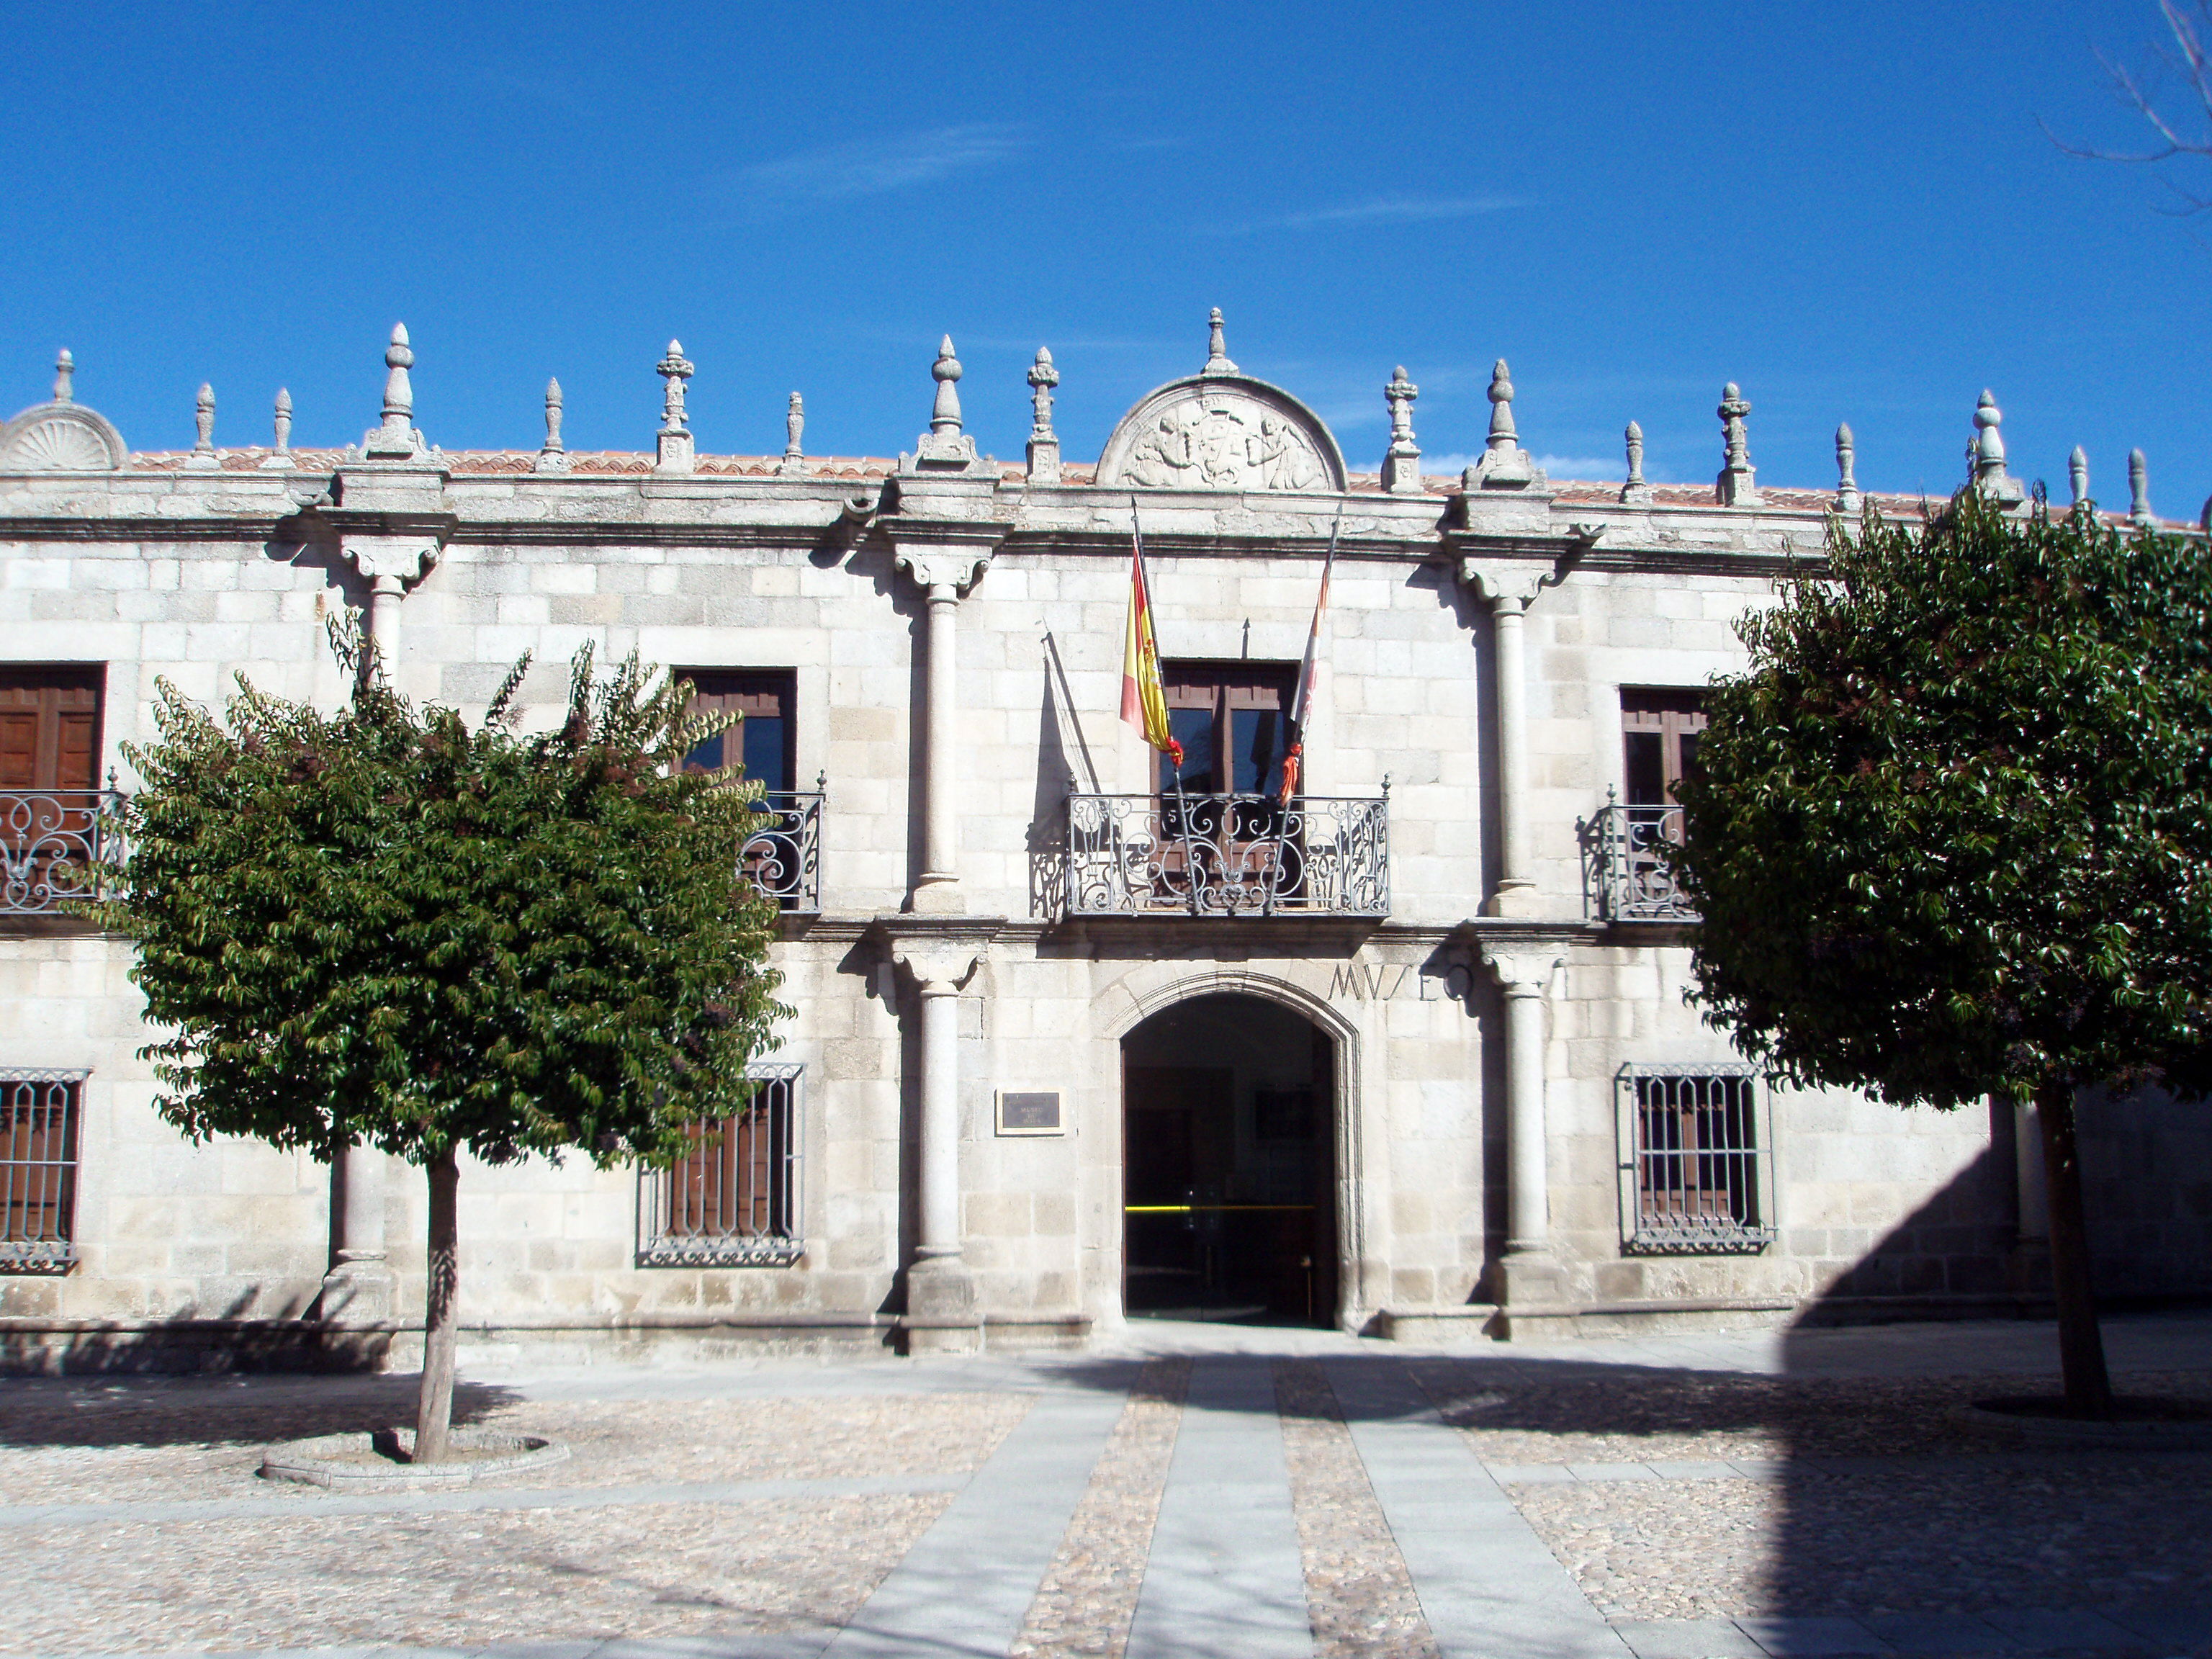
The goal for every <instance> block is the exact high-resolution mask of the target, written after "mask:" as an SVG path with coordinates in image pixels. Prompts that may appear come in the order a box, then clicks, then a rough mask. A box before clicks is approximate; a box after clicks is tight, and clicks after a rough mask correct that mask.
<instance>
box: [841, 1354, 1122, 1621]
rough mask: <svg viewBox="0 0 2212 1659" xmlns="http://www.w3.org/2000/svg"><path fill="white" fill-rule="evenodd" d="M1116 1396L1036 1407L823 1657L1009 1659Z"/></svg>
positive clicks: (1063, 1399) (1069, 1398)
mask: <svg viewBox="0 0 2212 1659" xmlns="http://www.w3.org/2000/svg"><path fill="white" fill-rule="evenodd" d="M1135 1369H1136V1368H1135V1367H1134V1366H1133V1365H1131V1366H1124V1367H1122V1368H1121V1376H1120V1379H1119V1380H1120V1383H1121V1389H1120V1390H1119V1391H1114V1390H1108V1389H1100V1390H1097V1391H1096V1392H1086V1393H1081V1394H1072V1395H1071V1394H1062V1395H1058V1396H1054V1397H1048V1398H1045V1399H1042V1400H1040V1401H1038V1402H1037V1404H1036V1406H1034V1407H1031V1408H1030V1413H1029V1414H1028V1415H1027V1416H1026V1417H1024V1419H1022V1421H1021V1423H1020V1425H1018V1427H1016V1428H1015V1429H1014V1430H1013V1431H1012V1432H1011V1433H1010V1434H1008V1435H1007V1436H1006V1438H1005V1439H1004V1440H1002V1441H1000V1443H999V1448H998V1450H997V1451H996V1452H995V1453H994V1455H992V1457H991V1459H990V1461H989V1462H987V1463H986V1464H985V1465H984V1466H983V1467H982V1468H981V1469H980V1470H978V1471H977V1472H976V1474H975V1476H974V1477H973V1478H972V1479H971V1480H969V1483H968V1484H967V1486H964V1487H963V1489H962V1490H961V1492H960V1495H959V1496H958V1497H957V1498H954V1499H953V1500H952V1504H951V1507H950V1508H949V1509H948V1510H946V1511H945V1514H944V1515H943V1516H940V1517H939V1519H938V1522H937V1523H936V1525H934V1526H933V1527H932V1528H930V1529H929V1531H928V1533H927V1534H925V1535H924V1536H923V1538H922V1539H921V1542H919V1543H918V1544H916V1545H915V1547H913V1548H912V1549H911V1550H909V1551H908V1552H907V1553H906V1556H905V1558H904V1559H902V1560H901V1561H900V1562H899V1564H898V1565H896V1567H894V1568H893V1569H892V1570H891V1571H890V1573H889V1574H887V1575H886V1576H885V1577H884V1580H883V1582H882V1583H880V1584H879V1585H878V1586H877V1588H876V1591H875V1594H874V1595H872V1596H870V1597H869V1598H868V1601H866V1604H865V1605H864V1606H863V1607H861V1608H860V1611H859V1612H858V1613H855V1614H854V1616H853V1619H852V1621H851V1622H850V1623H849V1624H848V1625H847V1626H845V1628H844V1629H843V1630H842V1631H841V1632H838V1634H837V1635H836V1638H834V1639H833V1640H832V1641H831V1642H830V1643H829V1646H828V1647H827V1648H826V1649H825V1650H823V1652H824V1654H825V1656H826V1659H906V1656H914V1655H918V1654H937V1655H945V1656H951V1655H975V1656H979V1659H1005V1655H1006V1650H1008V1648H1010V1647H1011V1646H1012V1644H1013V1640H1014V1638H1015V1637H1016V1636H1018V1634H1019V1633H1020V1632H1021V1629H1022V1623H1023V1620H1024V1616H1025V1615H1026V1614H1027V1613H1028V1612H1029V1608H1030V1601H1032V1600H1034V1599H1035V1597H1036V1589H1037V1584H1038V1582H1039V1581H1040V1580H1041V1579H1042V1577H1044V1572H1045V1569H1046V1568H1047V1567H1048V1566H1049V1565H1051V1563H1052V1559H1053V1555H1054V1551H1055V1550H1056V1549H1057V1548H1058V1547H1059V1544H1060V1537H1061V1535H1062V1534H1064V1533H1065V1532H1066V1529H1067V1523H1068V1519H1069V1516H1071V1515H1072V1514H1073V1512H1074V1510H1075V1506H1076V1504H1077V1503H1078V1501H1079V1500H1080V1498H1082V1496H1083V1493H1084V1490H1085V1487H1086V1486H1088V1485H1089V1484H1090V1480H1091V1469H1092V1468H1093V1467H1094V1466H1096V1464H1097V1462H1098V1458H1099V1454H1100V1453H1101V1452H1102V1451H1103V1450H1104V1449H1105V1445H1106V1439H1107V1437H1108V1436H1109V1434H1111V1433H1112V1432H1113V1431H1114V1427H1115V1424H1116V1423H1117V1422H1118V1421H1119V1420H1120V1419H1121V1410H1122V1405H1123V1401H1122V1400H1121V1394H1122V1393H1125V1392H1126V1391H1127V1388H1128V1385H1129V1383H1131V1382H1132V1381H1133V1380H1134V1373H1135Z"/></svg>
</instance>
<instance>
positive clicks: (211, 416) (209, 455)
mask: <svg viewBox="0 0 2212 1659" xmlns="http://www.w3.org/2000/svg"><path fill="white" fill-rule="evenodd" d="M192 434H193V435H192V453H191V456H190V457H189V458H188V459H186V460H185V465H187V466H198V467H208V466H215V465H218V463H217V462H216V455H215V387H214V386H211V385H210V384H209V383H208V382H207V381H205V380H203V381H201V382H200V391H199V396H198V397H197V398H193V399H192Z"/></svg>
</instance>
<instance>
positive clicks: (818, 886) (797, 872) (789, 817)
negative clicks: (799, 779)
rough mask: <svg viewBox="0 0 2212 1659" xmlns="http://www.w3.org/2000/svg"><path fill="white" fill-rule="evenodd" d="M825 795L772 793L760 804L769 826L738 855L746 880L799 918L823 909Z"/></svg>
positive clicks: (787, 791) (756, 832) (755, 833)
mask: <svg viewBox="0 0 2212 1659" xmlns="http://www.w3.org/2000/svg"><path fill="white" fill-rule="evenodd" d="M822 796H823V791H822V790H820V789H814V790H791V789H771V790H769V792H768V793H766V794H764V795H763V796H762V797H761V804H760V810H761V811H762V812H763V814H764V815H765V817H766V819H767V822H765V823H763V824H762V825H761V827H760V828H759V829H756V830H754V831H753V833H752V834H751V836H749V837H747V839H746V841H745V844H744V848H743V849H742V850H741V851H740V852H739V854H738V867H739V868H740V869H742V870H743V871H744V873H745V878H746V879H747V880H749V881H750V882H751V883H752V884H753V885H754V886H756V887H757V888H759V889H760V890H761V891H763V893H766V894H767V895H768V896H769V897H770V898H772V899H774V900H775V902H776V903H777V905H778V906H779V907H781V908H783V909H785V910H787V911H789V912H791V913H792V914H793V915H810V916H811V915H820V914H821V910H822Z"/></svg>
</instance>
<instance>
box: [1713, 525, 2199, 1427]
mask: <svg viewBox="0 0 2212 1659" xmlns="http://www.w3.org/2000/svg"><path fill="white" fill-rule="evenodd" d="M1739 631H1740V632H1741V635H1742V637H1743V640H1744V641H1745V643H1746V644H1747V646H1748V647H1750V651H1751V665H1750V669H1749V671H1748V672H1747V673H1746V674H1744V675H1743V676H1742V677H1741V678H1736V679H1733V680H1729V681H1727V682H1724V683H1722V684H1717V685H1716V686H1715V687H1714V688H1713V690H1712V691H1711V698H1710V702H1709V709H1710V714H1711V724H1710V725H1709V726H1708V727H1707V729H1706V731H1705V735H1704V737H1703V738H1702V739H1701V740H1700V742H1699V751H1698V759H1699V769H1700V773H1701V775H1700V776H1699V777H1697V778H1695V779H1693V780H1691V781H1688V782H1687V783H1686V785H1685V786H1684V787H1683V789H1682V791H1681V795H1682V799H1683V805H1684V807H1685V809H1686V811H1685V836H1684V845H1683V846H1682V847H1681V848H1680V849H1679V850H1678V851H1677V852H1676V853H1675V854H1674V860H1675V861H1676V863H1677V866H1678V867H1679V870H1680V877H1681V879H1682V880H1683V882H1684V884H1685V885H1686V888H1687V890H1688V891H1689V893H1690V894H1691V896H1692V898H1693V899H1694V901H1695V902H1696V904H1697V906H1698V908H1699V911H1700V913H1701V914H1702V915H1703V917H1704V926H1703V927H1702V928H1701V929H1700V930H1699V939H1698V945H1697V954H1696V961H1695V971H1696V977H1697V982H1698V989H1697V990H1696V992H1695V993H1694V994H1693V995H1694V998H1695V1000H1698V1001H1699V1002H1701V1003H1702V1005H1703V1006H1704V1007H1705V1012H1706V1018H1707V1019H1708V1020H1709V1021H1710V1022H1711V1023H1712V1024H1715V1025H1717V1026H1719V1027H1722V1028H1724V1029H1726V1030H1729V1031H1730V1032H1732V1033H1733V1034H1734V1036H1735V1040H1736V1042H1738V1044H1739V1045H1740V1046H1741V1048H1743V1049H1744V1051H1745V1052H1746V1053H1747V1054H1750V1055H1751V1056H1753V1058H1755V1059H1758V1060H1763V1061H1764V1062H1765V1063H1766V1064H1767V1065H1768V1066H1770V1067H1771V1068H1772V1070H1773V1071H1774V1072H1775V1073H1777V1074H1778V1075H1779V1076H1781V1077H1784V1078H1786V1079H1790V1080H1791V1081H1793V1082H1796V1083H1799V1084H1802V1085H1830V1086H1836V1087H1846V1088H1855V1089H1864V1090H1869V1091H1872V1092H1873V1093H1874V1094H1875V1096H1876V1097H1879V1098H1881V1099H1882V1100H1885V1101H1887V1102H1890V1103H1893V1104H1896V1105H1899V1106H1912V1105H1928V1106H1935V1107H1939V1108H1943V1109H1955V1108H1957V1107H1960V1106H1964V1105H1967V1104H1970V1103H1976V1102H1978V1101H1980V1100H1982V1099H1984V1097H1989V1096H1992V1095H1994V1096H1996V1097H2001V1098H2003V1099H2007V1100H2011V1101H2018V1102H2026V1101H2033V1103H2035V1104H2036V1106H2037V1107H2038V1108H2039V1116H2040V1118H2041V1121H2042V1133H2043V1138H2044V1152H2045V1157H2044V1167H2045V1171H2046V1173H2047V1179H2048V1182H2049V1194H2050V1209H2051V1261H2052V1273H2053V1278H2054V1280H2055V1289H2056V1291H2057V1303H2058V1311H2059V1324H2060V1346H2061V1354H2062V1360H2063V1367H2064V1371H2065V1379H2066V1396H2067V1404H2068V1408H2069V1411H2070V1412H2072V1413H2076V1414H2085V1415H2092V1416H2106V1415H2109V1414H2110V1413H2111V1410H2112V1392H2111V1384H2110V1383H2109V1381H2108V1378H2107V1375H2106V1368H2105V1358H2104V1348H2103V1343H2102V1338H2101V1334H2100V1330H2099V1328H2098V1324H2097V1316H2096V1309H2095V1304H2094V1302H2093V1298H2092V1296H2091V1291H2090V1279H2089V1262H2088V1249H2087V1240H2086V1237H2085V1236H2084V1232H2083V1225H2082V1200H2081V1166H2080V1163H2079V1160H2078V1158H2076V1155H2075V1093H2076V1091H2078V1090H2080V1089H2081V1088H2083V1087H2084V1086H2086V1085H2096V1084H2106V1085H2112V1086H2114V1087H2116V1088H2125V1087H2129V1086H2131V1085H2139V1084H2144V1083H2155V1084H2160V1085H2164V1086H2165V1087H2166V1088H2167V1089H2169V1090H2171V1091H2173V1092H2174V1093H2175V1094H2177V1095H2178V1096H2180V1097H2184V1098H2199V1097H2203V1095H2204V1094H2205V1093H2206V1092H2207V1091H2208V1088H2212V559H2208V557H2207V556H2206V550H2205V548H2204V546H2203V544H2201V543H2199V542H2196V541H2192V540H2191V539H2189V538H2183V537H2179V536H2167V535H2158V534H2151V533H2148V532H2146V533H2140V534H2130V535H2126V536H2123V535H2121V534H2119V533H2118V532H2115V531H2113V530H2112V529H2111V528H2109V527H2107V526H2104V525H2102V524H2101V523H2100V522H2099V521H2098V520H2097V519H2096V518H2095V516H2094V515H2093V513H2092V512H2090V511H2089V510H2087V508H2086V507H2085V508H2077V509H2076V510H2075V512H2073V513H2070V514H2069V515H2068V516H2066V517H2064V518H2063V519H2060V520H2052V519H2051V517H2050V516H2049V514H2048V513H2047V512H2045V510H2044V509H2042V508H2040V507H2038V508H2037V509H2036V510H2035V511H2034V512H2033V513H2032V514H2031V515H2029V516H2027V517H2026V518H2019V517H2012V516H2008V515H2007V514H2006V513H2003V512H2002V511H2001V510H2000V509H1999V508H1998V507H1996V505H1994V504H1992V503H1990V502H1989V501H1985V500H1984V498H1983V497H1982V496H1980V495H1978V494H1976V493H1974V492H1973V491H1972V490H1971V489H1969V490H1966V491H1963V492H1961V494H1960V495H1959V496H1958V497H1957V498H1956V499H1955V500H1954V501H1953V502H1952V503H1951V504H1950V505H1949V506H1948V507H1947V508H1946V509H1945V510H1944V511H1942V513H1940V514H1937V515H1936V516H1933V517H1931V518H1929V520H1927V521H1926V522H1924V523H1923V524H1920V525H1901V524H1896V523H1884V522H1882V521H1881V520H1880V519H1879V518H1878V517H1877V516H1876V515H1875V514H1874V513H1872V512H1871V511H1869V513H1868V515H1867V517H1866V519H1865V520H1864V521H1863V524H1862V525H1861V526H1859V528H1858V529H1857V531H1856V532H1852V531H1850V530H1849V529H1847V528H1846V527H1845V526H1844V525H1842V524H1841V523H1840V522H1838V523H1837V524H1835V525H1833V526H1832V533H1831V536H1830V546H1829V555H1828V560H1827V563H1826V568H1825V569H1822V570H1820V571H1817V572H1808V573H1807V574H1803V575H1802V576H1800V577H1798V578H1796V580H1791V581H1790V582H1787V583H1785V584H1784V590H1783V593H1782V596H1781V600H1780V603H1779V604H1778V605H1777V606H1776V607H1775V608H1773V609H1771V610H1769V611H1764V612H1761V613H1756V614H1753V615H1752V616H1750V617H1747V618H1746V619H1745V620H1744V621H1743V622H1742V623H1741V624H1740V629H1739Z"/></svg>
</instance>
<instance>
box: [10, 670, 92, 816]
mask: <svg viewBox="0 0 2212 1659" xmlns="http://www.w3.org/2000/svg"><path fill="white" fill-rule="evenodd" d="M105 678H106V671H105V670H104V669H103V668H101V667H100V666H99V665H94V664H74V665H29V664H20V663H10V664H7V665H0V789H56V790H64V789H67V790H74V789H93V788H97V787H99V779H100V684H101V682H102V681H103V680H104V679H105Z"/></svg>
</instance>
